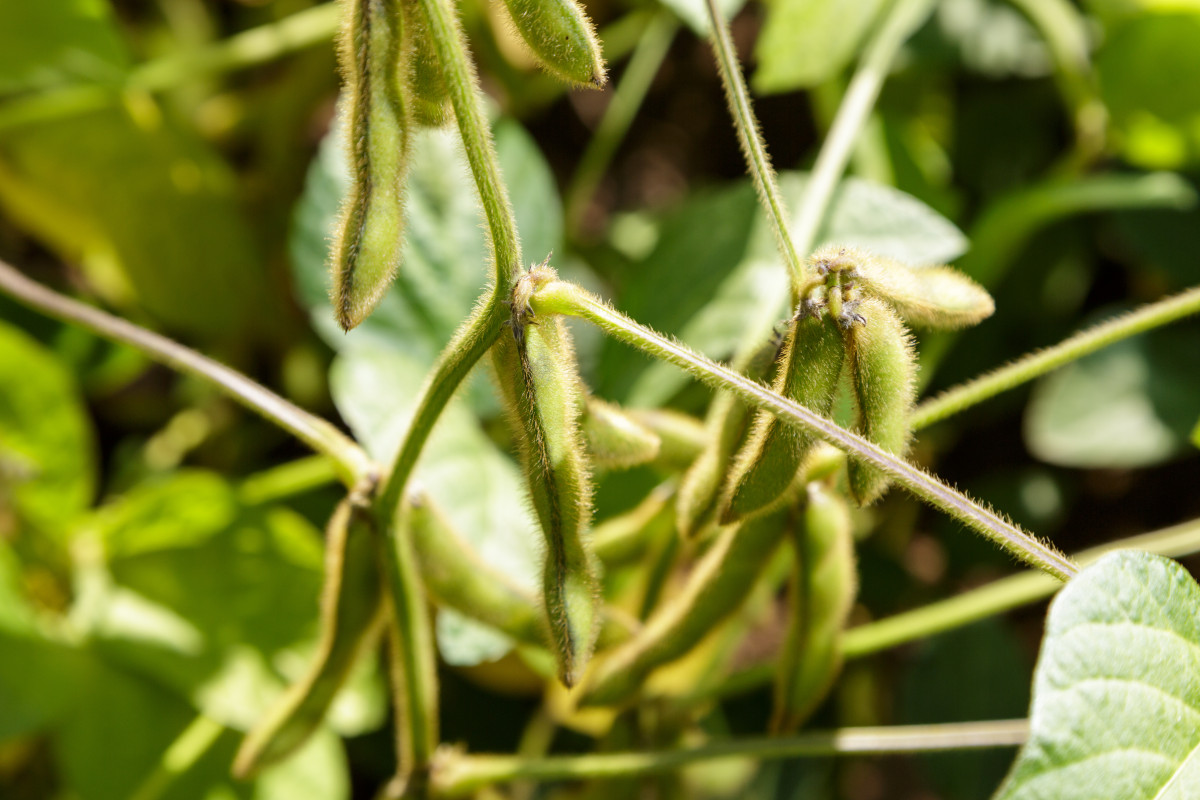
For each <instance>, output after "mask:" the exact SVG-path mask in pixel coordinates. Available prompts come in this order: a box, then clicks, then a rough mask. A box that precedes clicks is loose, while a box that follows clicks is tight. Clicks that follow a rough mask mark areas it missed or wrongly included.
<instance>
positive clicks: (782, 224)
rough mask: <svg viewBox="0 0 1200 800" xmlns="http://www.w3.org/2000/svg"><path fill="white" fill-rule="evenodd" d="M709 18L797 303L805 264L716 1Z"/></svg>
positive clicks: (732, 107) (732, 109)
mask: <svg viewBox="0 0 1200 800" xmlns="http://www.w3.org/2000/svg"><path fill="white" fill-rule="evenodd" d="M708 17H709V20H710V21H711V23H712V25H711V28H712V30H711V31H710V33H711V38H712V47H713V52H715V53H716V56H717V67H718V68H719V70H720V73H721V85H722V86H724V87H725V99H726V100H727V101H728V103H729V113H730V114H731V115H732V116H733V123H734V125H733V126H734V128H735V129H736V130H737V135H738V141H739V142H741V145H742V155H744V156H745V158H746V165H747V166H748V167H749V169H750V176H751V177H752V178H753V179H754V187H755V188H756V189H758V197H759V200H760V201H761V202H762V204H763V207H764V208H765V209H766V211H767V214H768V216H770V218H771V225H772V227H773V228H774V231H775V244H776V245H777V246H778V247H779V254H780V255H781V256H783V262H784V265H785V266H786V267H787V269H788V273H789V275H790V276H791V281H792V294H793V300H795V301H796V302H799V299H800V293H801V291H802V289H803V287H804V282H805V277H806V276H805V269H804V262H803V261H802V260H801V259H800V256H799V255H797V252H796V246H795V244H794V243H793V242H792V237H791V235H790V234H789V233H788V218H787V216H788V215H787V210H786V209H785V208H784V206H783V197H782V196H781V195H780V193H779V184H778V182H777V181H776V178H775V170H774V169H773V168H772V167H771V158H770V156H768V155H767V148H766V145H765V144H764V143H763V140H762V132H761V131H759V128H758V120H757V119H755V117H754V109H753V108H752V107H751V106H750V92H749V90H748V89H747V88H746V80H745V78H744V77H743V76H742V69H741V67H740V66H739V65H738V60H737V53H736V52H734V49H733V37H732V36H731V35H730V33H729V23H728V22H727V21H726V20H725V19H724V18H723V17H722V16H721V12H720V11H718V10H717V5H716V2H715V0H708Z"/></svg>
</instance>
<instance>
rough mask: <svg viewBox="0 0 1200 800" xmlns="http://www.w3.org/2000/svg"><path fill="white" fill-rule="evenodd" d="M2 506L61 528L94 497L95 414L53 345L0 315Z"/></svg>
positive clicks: (38, 524) (48, 527) (47, 528)
mask: <svg viewBox="0 0 1200 800" xmlns="http://www.w3.org/2000/svg"><path fill="white" fill-rule="evenodd" d="M0 353H3V354H4V357H3V358H0V510H3V509H4V508H5V506H7V505H9V504H10V503H11V504H12V505H13V506H14V508H15V510H16V512H17V516H18V518H21V519H23V520H25V521H27V522H29V523H31V524H32V525H33V526H34V527H35V528H38V529H40V530H42V531H43V532H46V533H54V534H58V535H61V534H62V533H63V532H64V531H65V529H66V526H67V523H68V522H69V521H70V520H71V518H72V517H74V516H75V515H76V514H79V513H81V512H82V511H84V510H85V509H86V508H87V506H88V505H89V504H90V503H91V501H92V495H93V494H94V493H95V484H96V463H95V461H96V454H95V448H96V445H95V441H94V433H93V431H92V423H91V419H90V418H89V417H88V414H87V411H86V410H85V408H84V405H83V401H82V399H81V398H80V396H79V392H78V390H77V388H76V387H75V380H74V377H73V376H72V375H71V374H70V372H69V371H68V370H67V369H66V368H65V367H64V366H63V365H62V364H61V363H60V362H59V361H58V359H56V358H55V357H54V355H53V353H51V352H50V351H49V350H47V349H45V348H44V347H42V346H41V345H40V344H38V343H37V342H36V341H35V340H33V339H31V338H30V337H29V336H27V335H26V334H25V333H23V332H21V331H20V330H18V329H17V328H14V327H12V326H10V325H8V324H7V323H4V322H0Z"/></svg>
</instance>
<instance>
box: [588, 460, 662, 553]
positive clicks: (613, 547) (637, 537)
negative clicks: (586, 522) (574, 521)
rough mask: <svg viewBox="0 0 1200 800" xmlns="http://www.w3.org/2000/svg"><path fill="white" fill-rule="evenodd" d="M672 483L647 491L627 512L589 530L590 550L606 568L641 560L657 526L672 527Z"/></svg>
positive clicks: (609, 518)
mask: <svg viewBox="0 0 1200 800" xmlns="http://www.w3.org/2000/svg"><path fill="white" fill-rule="evenodd" d="M674 499H675V484H674V481H667V482H666V483H661V484H659V485H658V486H656V487H654V488H653V489H651V490H650V493H649V494H648V495H646V497H645V499H644V500H642V502H640V503H638V504H637V505H636V506H634V507H633V508H631V509H629V510H628V511H626V512H624V513H621V514H616V515H614V516H611V517H608V518H607V519H605V520H604V521H603V522H601V523H598V524H597V525H596V527H595V528H593V529H592V548H593V550H594V551H595V553H596V557H597V558H599V559H600V561H601V562H602V563H604V564H605V565H606V566H620V565H624V564H629V563H631V562H634V561H637V560H638V559H639V558H641V557H642V554H643V553H644V552H645V551H646V547H647V546H648V545H649V543H650V540H651V539H652V538H653V536H652V535H651V534H652V531H653V530H654V529H657V528H658V526H660V525H671V526H673V525H674V524H675V508H674V503H673V502H672V501H673V500H674Z"/></svg>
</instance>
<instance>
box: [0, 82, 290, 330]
mask: <svg viewBox="0 0 1200 800" xmlns="http://www.w3.org/2000/svg"><path fill="white" fill-rule="evenodd" d="M0 145H2V147H0V207H3V208H4V209H5V211H6V212H7V213H8V214H9V215H10V216H11V217H12V218H13V219H14V220H15V221H17V222H18V223H19V224H20V225H21V226H22V227H23V228H25V229H26V230H27V231H29V232H30V233H32V234H33V235H35V236H37V237H38V238H40V239H41V240H42V241H43V242H45V243H46V244H47V245H48V246H49V247H50V248H51V249H52V250H54V251H55V252H56V253H57V254H58V255H59V257H61V258H62V259H64V260H66V261H69V262H72V263H79V264H80V266H82V267H83V269H84V271H85V272H86V274H87V276H88V278H89V280H90V281H91V283H92V284H93V285H94V286H95V287H96V288H97V289H98V290H99V291H100V292H101V293H102V294H103V295H104V296H105V297H106V298H107V299H109V300H110V301H111V302H114V303H118V304H122V305H135V304H136V305H138V306H140V307H141V308H142V309H144V311H145V312H147V313H149V314H150V315H152V316H153V317H156V318H157V319H159V320H160V321H161V322H162V323H164V324H166V325H168V326H169V327H172V328H176V329H179V330H183V331H187V332H189V333H193V334H201V335H204V336H207V337H209V338H216V337H227V338H235V337H237V336H238V335H239V334H240V333H242V332H244V331H245V330H246V329H247V328H248V327H249V326H250V325H251V323H252V321H253V318H255V317H257V319H258V320H261V319H262V315H263V314H264V313H269V310H270V309H269V308H268V307H266V306H265V305H264V304H265V303H266V302H267V300H268V299H269V298H268V297H267V295H266V284H265V273H264V270H263V267H262V259H261V258H260V256H259V254H258V253H257V252H256V250H255V247H254V242H253V239H252V236H251V232H250V227H249V225H248V223H247V221H246V219H245V216H244V214H243V210H242V209H241V208H240V207H239V203H238V201H237V198H236V195H235V177H234V174H233V172H232V170H231V169H230V168H229V165H228V164H226V163H225V161H224V160H223V159H222V158H221V157H220V156H219V155H218V154H217V153H216V152H215V151H214V150H212V148H210V147H209V146H208V145H207V144H206V143H205V142H203V141H201V140H200V139H199V138H197V137H196V136H195V134H193V133H190V132H188V131H187V130H186V129H184V128H183V127H181V126H177V125H175V124H174V123H173V122H172V120H171V118H170V117H169V116H164V113H163V111H162V110H161V109H160V108H159V106H158V105H157V104H156V103H155V101H154V100H152V99H151V98H149V97H146V96H142V95H133V96H130V97H128V98H127V99H126V102H125V104H124V105H121V106H113V107H108V108H102V109H99V110H95V111H90V112H86V113H78V114H75V115H73V116H70V117H68V118H65V119H50V120H45V121H42V122H36V123H29V124H25V125H22V126H20V127H17V128H15V129H10V130H7V131H4V132H2V133H0Z"/></svg>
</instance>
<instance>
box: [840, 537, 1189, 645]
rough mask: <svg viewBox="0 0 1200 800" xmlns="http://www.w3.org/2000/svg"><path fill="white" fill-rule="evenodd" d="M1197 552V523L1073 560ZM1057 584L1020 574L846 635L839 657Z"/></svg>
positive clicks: (927, 632)
mask: <svg viewBox="0 0 1200 800" xmlns="http://www.w3.org/2000/svg"><path fill="white" fill-rule="evenodd" d="M1198 549H1200V520H1197V519H1194V520H1190V521H1188V522H1184V523H1181V524H1179V525H1174V526H1172V527H1170V528H1163V529H1162V530H1158V531H1153V532H1152V533H1144V534H1142V535H1141V536H1133V537H1131V538H1128V539H1120V540H1118V541H1115V542H1109V543H1108V544H1104V545H1101V546H1100V547H1093V548H1090V549H1088V550H1084V551H1083V552H1081V553H1077V554H1076V555H1075V556H1074V561H1075V562H1076V563H1078V564H1079V565H1080V566H1087V565H1088V564H1091V563H1092V562H1094V561H1096V560H1097V559H1099V558H1100V557H1101V556H1102V555H1104V554H1105V553H1111V552H1112V551H1114V550H1144V551H1146V552H1148V553H1157V554H1159V555H1162V556H1167V557H1170V558H1180V557H1182V556H1185V555H1190V554H1191V553H1195V552H1196V551H1197V550H1198ZM1061 588H1062V584H1061V583H1060V582H1058V581H1056V580H1054V579H1053V578H1051V577H1050V576H1049V575H1046V574H1045V573H1042V572H1025V573H1022V574H1019V575H1013V576H1010V577H1008V578H1001V579H1000V580H998V581H995V582H993V583H989V584H987V585H986V586H981V587H979V588H978V589H972V590H971V591H969V592H964V593H963V594H960V595H958V596H957V597H951V598H948V599H946V600H941V601H939V602H936V603H930V604H929V605H926V606H922V607H921V608H918V609H914V610H912V611H907V612H905V613H903V614H896V615H895V616H891V617H886V618H884V619H881V620H877V621H876V622H870V623H867V624H866V625H860V626H858V627H857V628H851V629H850V630H848V631H846V636H845V638H844V639H842V652H843V653H844V654H845V656H846V658H860V657H862V656H866V655H870V654H871V653H877V652H879V651H880V650H885V649H887V648H889V647H895V646H897V645H900V644H904V643H906V642H911V641H915V640H917V639H923V638H925V637H927V636H932V635H934V634H937V633H941V632H943V631H948V630H951V629H953V628H958V627H961V626H963V625H967V624H969V623H972V622H975V621H977V620H981V619H984V618H986V617H990V616H993V615H995V614H999V613H1002V612H1004V611H1009V610H1011V609H1014V608H1018V607H1019V606H1023V605H1028V604H1029V603H1033V602H1036V601H1038V600H1042V599H1044V598H1046V597H1049V596H1050V595H1052V594H1054V593H1055V592H1057V591H1058V590H1059V589H1061Z"/></svg>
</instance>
